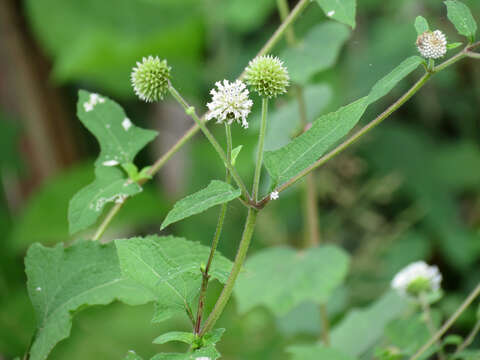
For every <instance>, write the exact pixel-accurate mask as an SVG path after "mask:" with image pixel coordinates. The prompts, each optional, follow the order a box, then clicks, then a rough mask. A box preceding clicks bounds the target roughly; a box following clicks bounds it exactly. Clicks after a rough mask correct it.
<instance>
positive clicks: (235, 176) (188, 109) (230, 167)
mask: <svg viewBox="0 0 480 360" xmlns="http://www.w3.org/2000/svg"><path fill="white" fill-rule="evenodd" d="M169 91H170V94H172V96H173V97H174V98H175V100H177V101H178V103H179V104H180V105H182V107H183V109H184V110H185V112H186V113H187V114H188V115H189V116H190V117H191V118H192V119H193V121H195V122H196V123H197V125H198V126H199V127H200V130H202V132H203V134H204V135H205V136H206V138H207V139H208V141H210V144H212V146H213V148H214V149H215V151H216V152H217V154H218V156H219V157H220V159H222V161H223V163H224V165H225V167H226V168H227V169H228V171H229V172H230V174H231V175H232V177H233V180H234V181H235V182H236V184H237V185H238V187H239V188H240V189H241V190H242V193H243V196H244V197H245V198H246V199H247V200H249V199H250V194H249V193H248V190H247V188H246V187H245V184H244V183H243V181H242V179H241V178H240V176H239V175H238V173H237V171H236V170H235V168H234V167H233V165H232V164H231V162H230V161H228V160H227V155H225V152H224V151H223V149H222V147H221V146H220V144H219V143H218V141H217V140H216V139H215V137H214V136H213V135H212V133H211V132H210V130H208V128H207V126H206V125H205V123H204V122H203V121H202V120H200V118H199V117H198V116H197V114H196V112H195V109H194V108H193V107H192V106H190V105H189V104H188V103H187V102H186V101H185V100H184V99H183V97H182V96H181V95H180V94H179V92H178V91H177V90H176V89H175V88H174V87H173V86H171V85H170V87H169Z"/></svg>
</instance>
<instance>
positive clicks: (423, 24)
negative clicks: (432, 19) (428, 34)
mask: <svg viewBox="0 0 480 360" xmlns="http://www.w3.org/2000/svg"><path fill="white" fill-rule="evenodd" d="M415 30H417V35H422V34H423V33H424V32H425V31H428V30H429V27H428V21H427V19H425V18H424V17H423V16H417V18H416V19H415Z"/></svg>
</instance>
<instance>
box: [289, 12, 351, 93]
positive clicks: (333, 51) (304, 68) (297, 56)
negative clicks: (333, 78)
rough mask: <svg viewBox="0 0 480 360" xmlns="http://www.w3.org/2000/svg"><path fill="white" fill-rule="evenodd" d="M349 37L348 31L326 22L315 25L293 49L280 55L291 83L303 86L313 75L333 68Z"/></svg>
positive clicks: (342, 26)
mask: <svg viewBox="0 0 480 360" xmlns="http://www.w3.org/2000/svg"><path fill="white" fill-rule="evenodd" d="M349 36H350V31H349V29H348V28H347V27H346V26H344V25H342V24H339V23H336V22H333V21H328V22H324V23H322V24H318V25H315V26H314V27H313V28H312V29H311V30H310V31H309V32H308V33H307V34H306V36H305V37H304V38H303V39H302V40H301V41H300V42H299V43H298V44H296V45H295V46H294V47H289V48H287V49H286V50H285V51H283V53H282V54H281V56H280V57H281V58H282V60H284V61H285V64H287V66H288V73H289V75H290V78H291V80H292V81H293V82H295V83H297V84H302V85H305V84H306V83H307V82H308V81H309V80H310V79H311V77H312V76H313V75H315V74H317V73H319V72H320V71H323V70H326V69H328V68H330V67H331V66H333V65H334V64H335V62H336V61H337V58H338V54H339V53H340V50H341V48H342V46H343V44H344V43H345V41H346V40H347V39H348V37H349Z"/></svg>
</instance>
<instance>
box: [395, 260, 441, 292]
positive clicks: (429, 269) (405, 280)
mask: <svg viewBox="0 0 480 360" xmlns="http://www.w3.org/2000/svg"><path fill="white" fill-rule="evenodd" d="M441 282H442V274H440V271H439V270H438V268H437V267H436V266H429V265H428V264H427V263H425V262H424V261H416V262H414V263H411V264H410V265H408V266H407V267H405V268H403V269H402V270H400V271H399V272H398V273H397V275H395V277H394V278H393V280H392V283H391V286H392V288H393V289H394V290H396V291H398V292H399V293H400V294H401V295H405V296H407V295H412V296H417V295H419V294H420V293H422V292H430V291H437V290H439V289H440V283H441Z"/></svg>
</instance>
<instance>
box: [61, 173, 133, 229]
mask: <svg viewBox="0 0 480 360" xmlns="http://www.w3.org/2000/svg"><path fill="white" fill-rule="evenodd" d="M95 176H96V179H95V181H94V182H93V183H91V184H90V185H87V186H86V187H84V188H83V189H82V190H80V191H79V192H78V193H76V194H75V195H74V197H73V198H72V200H70V204H69V207H68V222H69V228H70V233H71V234H74V233H76V232H78V231H80V230H83V229H86V228H88V227H89V226H90V225H93V224H94V223H95V222H96V221H97V219H98V217H99V216H100V215H101V213H102V210H103V208H104V207H105V205H106V204H108V203H112V202H123V201H124V200H125V199H126V198H127V197H129V196H132V195H135V194H138V193H139V192H141V191H142V188H141V187H140V186H139V185H138V184H137V183H134V182H132V181H130V180H128V179H127V178H126V176H125V174H124V172H123V171H122V170H120V169H119V168H116V167H107V166H99V167H97V168H96V169H95Z"/></svg>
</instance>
